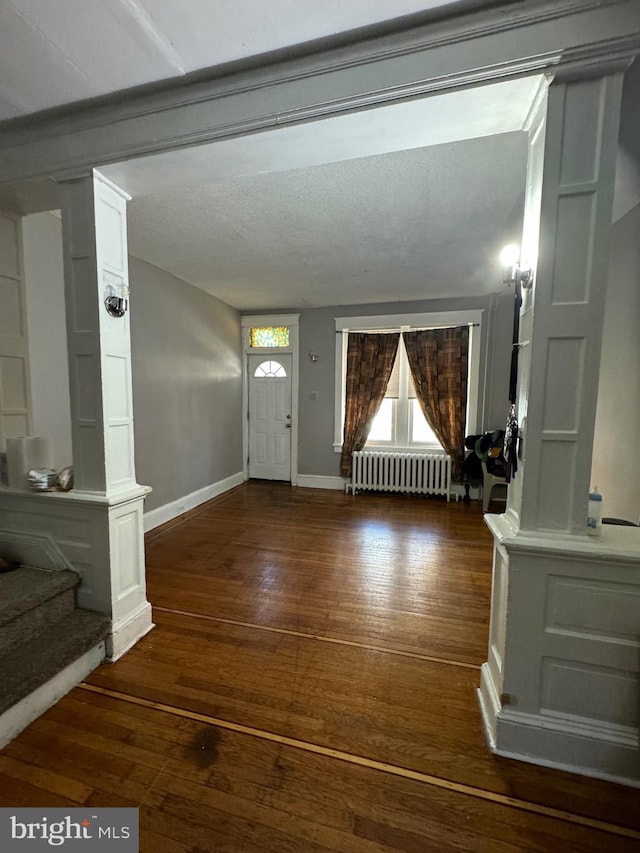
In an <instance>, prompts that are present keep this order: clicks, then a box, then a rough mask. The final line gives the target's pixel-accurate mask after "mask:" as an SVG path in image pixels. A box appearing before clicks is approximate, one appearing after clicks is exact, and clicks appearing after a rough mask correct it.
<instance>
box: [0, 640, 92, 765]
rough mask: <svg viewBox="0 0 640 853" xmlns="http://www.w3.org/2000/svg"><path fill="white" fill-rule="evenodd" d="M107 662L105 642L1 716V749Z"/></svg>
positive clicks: (90, 650)
mask: <svg viewBox="0 0 640 853" xmlns="http://www.w3.org/2000/svg"><path fill="white" fill-rule="evenodd" d="M104 659H105V643H104V640H103V641H102V642H100V643H98V645H97V646H94V647H93V648H92V649H89V651H88V652H85V653H84V654H83V655H82V657H79V658H78V659H77V660H75V661H73V663H70V664H69V666H67V667H65V668H64V669H63V670H61V671H60V672H59V673H57V675H54V676H53V678H51V679H49V681H47V682H46V683H45V684H42V685H41V686H40V687H38V689H37V690H34V691H33V693H30V694H29V695H28V696H25V697H24V699H21V700H20V702H18V703H17V705H14V706H13V708H9V710H8V711H5V712H4V714H2V716H0V749H2V748H3V747H5V746H6V745H7V744H8V743H9V741H11V740H13V739H14V737H16V736H17V735H19V734H20V732H21V731H22V730H23V729H26V727H27V726H28V725H29V724H30V723H32V722H33V721H34V720H35V719H36V718H37V717H39V716H40V715H41V714H44V712H45V711H46V710H47V708H50V707H51V706H52V705H55V703H56V702H57V701H58V700H59V699H62V697H63V696H64V695H65V694H66V693H68V692H69V691H70V690H73V688H74V687H77V686H78V684H80V682H81V681H83V680H84V679H85V678H86V677H87V675H89V673H90V672H93V670H94V669H95V668H96V667H97V666H100V664H101V663H102V662H103V661H104Z"/></svg>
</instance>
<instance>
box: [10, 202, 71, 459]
mask: <svg viewBox="0 0 640 853" xmlns="http://www.w3.org/2000/svg"><path fill="white" fill-rule="evenodd" d="M61 226H62V223H61V222H60V219H58V218H57V217H56V216H54V215H53V214H51V213H34V214H32V215H31V216H25V217H24V219H23V220H22V242H23V252H24V276H25V291H26V298H27V326H28V330H29V360H30V364H31V398H32V408H33V427H32V432H33V434H34V435H40V436H43V437H45V438H50V439H52V441H53V451H54V462H55V466H56V468H62V467H64V466H65V465H70V464H71V462H72V453H71V415H70V403H69V372H68V366H67V331H66V319H65V306H64V272H63V265H62V237H61Z"/></svg>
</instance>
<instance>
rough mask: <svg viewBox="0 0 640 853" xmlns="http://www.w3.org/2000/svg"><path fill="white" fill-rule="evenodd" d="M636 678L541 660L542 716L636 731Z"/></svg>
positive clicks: (577, 664)
mask: <svg viewBox="0 0 640 853" xmlns="http://www.w3.org/2000/svg"><path fill="white" fill-rule="evenodd" d="M639 701H640V689H639V682H638V675H637V673H635V672H627V671H626V670H619V669H610V668H608V667H601V666H593V665H591V664H586V663H580V662H578V661H568V660H559V659H554V658H545V659H544V660H543V663H542V708H541V710H542V713H543V714H544V713H546V714H552V715H554V716H569V717H572V718H576V717H578V718H580V717H583V716H584V713H585V708H588V709H589V717H588V719H589V721H594V720H598V721H600V722H602V723H609V724H611V725H617V726H629V727H637V725H638V708H639V707H640V704H639Z"/></svg>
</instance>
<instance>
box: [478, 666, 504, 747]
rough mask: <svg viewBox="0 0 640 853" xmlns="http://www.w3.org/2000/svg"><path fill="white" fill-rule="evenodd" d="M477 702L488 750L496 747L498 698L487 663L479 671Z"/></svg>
mask: <svg viewBox="0 0 640 853" xmlns="http://www.w3.org/2000/svg"><path fill="white" fill-rule="evenodd" d="M478 701H479V702H480V713H481V714H482V722H483V725H484V733H485V736H486V738H487V744H488V745H489V749H491V750H495V747H496V721H497V719H498V714H499V712H500V708H501V705H500V697H499V695H498V693H497V691H496V686H495V684H494V682H493V678H492V677H491V669H490V667H489V664H488V663H483V664H482V669H481V671H480V687H479V688H478Z"/></svg>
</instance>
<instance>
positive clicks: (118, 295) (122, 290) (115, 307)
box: [104, 281, 129, 317]
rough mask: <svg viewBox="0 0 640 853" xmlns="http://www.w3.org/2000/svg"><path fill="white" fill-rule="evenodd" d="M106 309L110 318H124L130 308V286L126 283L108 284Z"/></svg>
mask: <svg viewBox="0 0 640 853" xmlns="http://www.w3.org/2000/svg"><path fill="white" fill-rule="evenodd" d="M104 307H105V308H106V309H107V314H109V316H110V317H124V315H125V314H126V313H127V308H128V307H129V286H128V285H127V283H126V282H124V281H121V282H120V283H119V284H116V285H113V284H108V285H107V286H106V287H105V289H104Z"/></svg>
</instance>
